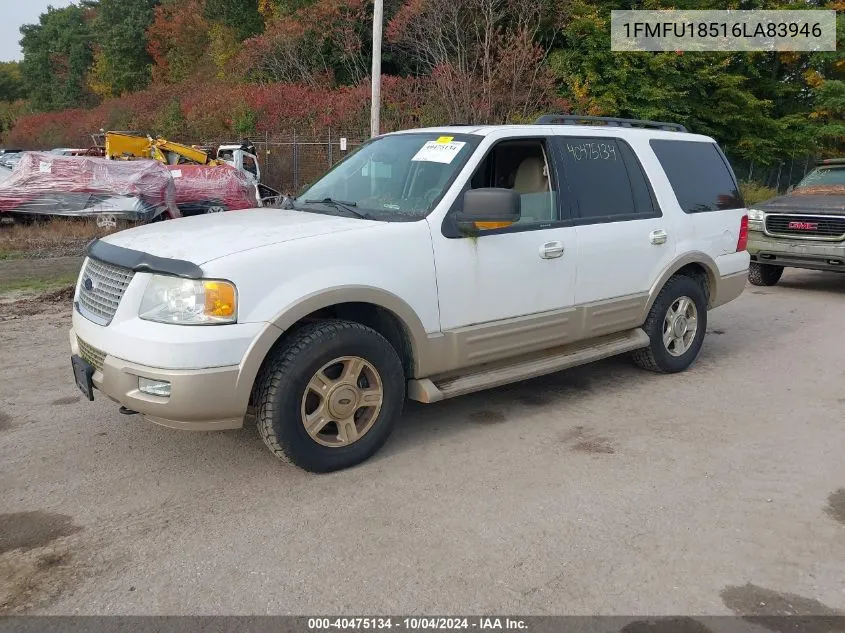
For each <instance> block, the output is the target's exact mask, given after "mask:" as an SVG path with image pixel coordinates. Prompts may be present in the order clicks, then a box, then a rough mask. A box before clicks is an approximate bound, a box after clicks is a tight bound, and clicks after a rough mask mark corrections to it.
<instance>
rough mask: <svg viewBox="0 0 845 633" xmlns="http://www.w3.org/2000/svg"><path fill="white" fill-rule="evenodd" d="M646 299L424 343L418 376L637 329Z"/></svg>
mask: <svg viewBox="0 0 845 633" xmlns="http://www.w3.org/2000/svg"><path fill="white" fill-rule="evenodd" d="M647 301H648V295H646V294H641V295H630V296H627V297H620V298H618V299H611V300H609V301H597V302H595V303H588V304H585V305H582V306H575V307H572V308H567V309H564V310H554V311H550V312H543V313H541V314H531V315H528V316H522V317H516V318H513V319H506V320H503V321H496V322H493V323H481V324H479V325H470V326H467V327H462V328H458V329H455V330H450V331H447V332H444V333H443V334H442V335H437V336H431V337H429V338H428V341H427V343H428V344H427V345H426V347H425V354H424V356H423V358H424V359H425V363H423V364H422V365H423V366H422V369H423V370H424V371H422V372H420V376H421V377H423V376H441V375H444V374H449V373H451V372H455V371H459V370H463V369H466V368H468V367H474V366H476V365H481V364H484V363H490V362H495V361H499V360H503V359H507V358H512V357H514V356H519V355H522V354H527V353H531V352H535V351H540V350H546V349H549V348H553V347H560V346H563V345H570V344H574V343H577V342H578V341H583V340H585V339H593V338H596V337H600V336H604V335H606V334H612V333H614V332H622V331H625V330H629V329H631V328H634V327H639V326H640V325H642V323H643V317H642V313H643V309H644V307H645V305H646V303H647Z"/></svg>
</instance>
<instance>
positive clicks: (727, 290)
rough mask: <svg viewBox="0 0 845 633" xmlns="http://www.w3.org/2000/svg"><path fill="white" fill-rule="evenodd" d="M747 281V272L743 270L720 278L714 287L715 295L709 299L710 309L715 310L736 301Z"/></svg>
mask: <svg viewBox="0 0 845 633" xmlns="http://www.w3.org/2000/svg"><path fill="white" fill-rule="evenodd" d="M747 280H748V271H745V270H743V271H742V272H739V273H735V274H733V275H725V276H724V277H720V278H719V283H718V284H717V285H716V288H717V290H716V294H715V295H714V296H713V297H710V307H711V308H716V307H718V306H720V305H724V304H726V303H728V302H729V301H733V300H734V299H736V298H737V297H738V296H739V295H741V294H742V291H743V290H745V282H746V281H747Z"/></svg>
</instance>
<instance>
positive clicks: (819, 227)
mask: <svg viewBox="0 0 845 633" xmlns="http://www.w3.org/2000/svg"><path fill="white" fill-rule="evenodd" d="M766 232H767V233H770V234H772V235H782V236H784V237H797V238H799V239H800V238H802V237H803V238H810V239H821V240H831V241H836V240H841V239H843V238H845V217H838V216H820V215H767V216H766Z"/></svg>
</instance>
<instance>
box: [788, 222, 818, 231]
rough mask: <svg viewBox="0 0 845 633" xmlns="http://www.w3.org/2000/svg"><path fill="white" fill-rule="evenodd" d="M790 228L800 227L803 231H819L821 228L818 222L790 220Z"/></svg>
mask: <svg viewBox="0 0 845 633" xmlns="http://www.w3.org/2000/svg"><path fill="white" fill-rule="evenodd" d="M787 228H790V229H800V230H802V231H817V230H818V228H819V223H818V222H790V223H789V224H788V225H787Z"/></svg>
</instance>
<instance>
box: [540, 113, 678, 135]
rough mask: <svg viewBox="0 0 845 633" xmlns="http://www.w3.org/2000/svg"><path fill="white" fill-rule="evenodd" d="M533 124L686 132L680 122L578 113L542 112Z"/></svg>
mask: <svg viewBox="0 0 845 633" xmlns="http://www.w3.org/2000/svg"><path fill="white" fill-rule="evenodd" d="M534 124H535V125H610V126H616V127H641V128H650V129H654V130H669V131H671V132H686V131H687V128H685V127H684V126H683V125H681V124H680V123H667V122H665V121H645V120H643V119H619V118H616V117H609V116H581V115H578V114H544V115H543V116H541V117H540V118H539V119H537V120H536V121H534Z"/></svg>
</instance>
